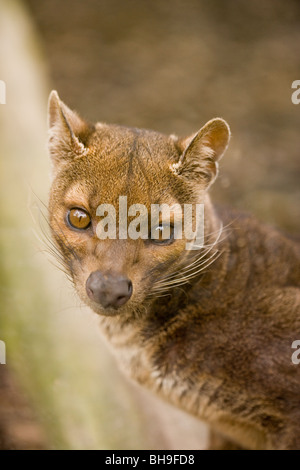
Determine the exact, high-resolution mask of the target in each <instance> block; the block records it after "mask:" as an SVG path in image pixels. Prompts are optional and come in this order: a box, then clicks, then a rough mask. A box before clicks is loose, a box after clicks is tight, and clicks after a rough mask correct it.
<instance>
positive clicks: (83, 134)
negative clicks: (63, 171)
mask: <svg viewBox="0 0 300 470" xmlns="http://www.w3.org/2000/svg"><path fill="white" fill-rule="evenodd" d="M48 126H49V151H50V155H51V158H52V161H53V164H54V170H55V171H56V170H57V169H58V167H59V166H61V165H63V164H66V163H68V162H69V161H70V160H72V159H74V158H77V157H82V156H84V155H85V154H86V153H87V147H86V145H85V143H86V141H87V138H88V136H89V135H90V134H91V132H92V130H93V127H92V126H90V125H89V124H88V123H86V122H85V121H84V120H83V119H82V118H81V117H80V116H79V115H78V114H77V113H76V112H75V111H71V109H69V108H68V106H66V105H65V104H64V103H63V102H62V101H61V100H60V98H59V96H58V94H57V92H56V91H52V92H51V93H50V96H49V103H48Z"/></svg>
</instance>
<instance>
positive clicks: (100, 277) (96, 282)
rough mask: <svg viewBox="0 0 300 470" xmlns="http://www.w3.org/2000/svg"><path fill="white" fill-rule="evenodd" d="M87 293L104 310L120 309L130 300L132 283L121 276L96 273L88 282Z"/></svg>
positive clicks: (90, 276) (91, 275)
mask: <svg viewBox="0 0 300 470" xmlns="http://www.w3.org/2000/svg"><path fill="white" fill-rule="evenodd" d="M85 287H86V292H87V295H88V296H89V298H90V299H91V300H93V301H94V302H97V303H98V304H101V305H102V306H103V307H104V308H108V307H112V308H115V309H117V308H119V307H121V305H124V304H125V303H126V302H127V300H129V299H130V297H131V294H132V282H131V281H130V280H129V279H127V278H126V277H124V276H120V275H119V274H111V273H102V272H101V271H94V272H93V273H92V274H90V275H89V277H88V279H87V281H86V285H85Z"/></svg>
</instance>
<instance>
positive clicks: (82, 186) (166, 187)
mask: <svg viewBox="0 0 300 470" xmlns="http://www.w3.org/2000/svg"><path fill="white" fill-rule="evenodd" d="M49 115H50V119H49V124H50V144H49V145H50V153H51V156H52V161H53V163H54V179H53V184H52V188H51V194H50V205H49V215H50V224H51V228H52V231H53V236H54V239H55V241H56V243H57V245H58V247H59V249H60V252H61V253H62V256H63V262H64V265H65V268H66V269H67V271H68V272H69V273H70V275H71V277H72V279H73V281H74V284H75V287H76V290H77V292H78V294H79V296H80V297H81V299H82V300H83V301H84V302H85V303H86V304H87V305H89V306H90V307H91V308H92V309H93V310H94V311H95V312H96V313H98V314H100V317H99V318H100V324H101V328H102V330H103V332H104V334H105V335H106V337H107V338H108V339H109V341H110V343H111V345H112V347H113V349H114V351H115V353H116V354H117V356H118V358H119V361H120V364H121V367H122V369H123V370H124V371H125V372H127V373H128V374H129V375H130V376H131V377H132V378H133V379H135V380H136V381H138V382H139V383H140V384H142V385H144V386H146V387H147V388H149V389H151V390H152V391H154V392H155V393H157V394H158V395H160V396H161V397H162V398H164V399H166V400H168V401H170V402H171V403H173V404H175V405H176V406H178V407H180V408H182V409H184V410H186V411H187V412H189V413H192V414H194V415H196V416H198V417H199V418H200V419H203V420H205V421H207V422H208V423H209V424H210V425H211V426H212V428H213V429H214V430H215V431H216V432H217V433H218V434H217V435H218V437H217V439H216V438H215V440H214V441H213V442H215V444H213V445H215V448H221V447H223V448H231V447H232V446H231V444H230V445H229V444H228V440H230V441H232V442H235V443H236V444H237V445H239V446H241V447H244V448H250V449H300V425H299V422H300V407H299V403H300V365H299V366H297V365H294V364H293V363H292V361H291V355H292V352H293V351H292V349H291V344H292V342H293V341H294V340H295V339H298V338H299V334H300V289H299V287H300V245H299V244H297V243H295V242H294V241H292V240H291V239H288V238H286V237H285V236H283V235H281V234H280V233H279V232H277V231H276V230H274V229H272V228H270V227H268V226H265V225H263V224H261V223H259V222H258V221H256V220H255V219H254V218H252V217H250V216H247V215H243V214H240V213H236V212H234V211H229V210H224V209H219V208H216V207H213V206H212V204H211V202H210V199H209V195H208V193H207V189H208V187H209V186H210V184H212V182H213V181H214V179H215V177H216V175H217V167H218V165H217V163H218V160H219V159H220V158H221V157H222V155H223V153H224V151H225V150H226V147H227V144H228V141H229V128H228V125H227V124H226V123H225V121H223V120H221V119H215V120H212V121H210V122H209V123H207V124H206V125H205V126H204V127H203V128H202V129H201V130H200V131H199V132H198V133H197V134H195V135H193V136H191V137H189V138H186V139H177V138H176V137H174V136H169V137H168V136H164V135H162V134H159V133H157V132H153V131H148V130H141V129H131V128H125V127H119V126H113V125H106V124H96V125H95V126H91V125H88V124H86V123H85V122H84V121H83V120H82V119H81V118H79V116H78V115H77V114H75V113H74V112H72V111H70V110H69V109H68V108H67V107H66V106H65V105H64V104H63V103H62V102H61V101H60V100H59V98H58V95H57V94H56V93H55V92H52V94H51V97H50V104H49ZM120 195H127V197H128V205H131V204H133V203H142V204H145V205H146V207H147V208H150V204H152V203H163V202H164V203H168V204H173V203H176V202H178V203H180V204H184V203H195V202H204V203H205V244H206V246H205V247H204V248H203V249H202V250H201V251H199V252H197V251H196V252H192V253H189V252H186V250H185V240H176V241H175V242H174V243H173V244H170V245H167V246H157V245H154V244H151V243H149V242H148V241H143V240H129V239H128V240H104V241H103V240H99V239H98V238H97V236H96V233H95V227H96V223H97V218H96V213H95V211H96V208H97V206H98V205H99V204H101V203H103V202H105V203H111V204H114V205H115V206H116V205H117V201H118V197H119V196H120ZM78 206H79V207H82V208H84V209H86V210H88V211H89V213H90V215H91V217H92V227H91V228H90V229H88V230H87V231H86V232H76V231H74V230H70V228H69V227H68V226H67V224H66V222H65V217H66V212H67V210H68V209H70V208H71V207H78ZM221 221H222V223H223V225H224V227H225V229H224V230H223V233H222V235H221V237H219V238H218V235H220V223H221ZM216 241H217V243H216V244H214V242H216ZM209 247H210V250H209ZM196 255H197V256H198V257H200V256H202V262H203V265H202V267H203V269H202V268H201V272H199V273H197V275H194V276H191V277H190V278H189V279H188V281H189V282H187V283H182V284H181V285H179V284H178V286H176V284H174V285H173V286H172V285H168V284H164V282H166V281H164V279H165V278H166V276H168V275H169V276H170V275H171V276H173V275H174V273H179V274H178V275H179V277H180V275H181V276H182V279H183V276H184V275H185V273H186V271H185V266H188V265H190V263H192V262H193V261H194V260H195V259H196V258H195V256H196ZM186 269H188V268H186ZM189 269H191V268H189ZM96 270H101V271H108V272H116V273H120V274H124V275H126V276H127V277H128V278H129V279H131V281H132V283H133V294H132V297H131V298H130V300H129V301H128V302H127V303H126V304H125V305H124V306H122V307H120V308H119V309H118V310H117V312H116V311H112V309H106V310H105V309H103V308H102V307H101V306H100V305H99V304H96V303H95V302H93V301H91V300H90V299H89V297H88V296H87V294H86V290H85V283H86V280H87V278H88V276H89V274H90V273H91V272H93V271H96ZM190 273H191V274H193V271H190ZM183 280H184V279H183ZM165 294H167V296H162V295H165ZM222 435H224V436H225V439H224V445H223V446H222V444H221V443H220V439H221V437H220V436H222Z"/></svg>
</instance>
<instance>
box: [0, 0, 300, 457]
mask: <svg viewBox="0 0 300 470" xmlns="http://www.w3.org/2000/svg"><path fill="white" fill-rule="evenodd" d="M299 25H300V3H299V2H298V1H297V0H286V1H285V2H282V1H281V0H264V1H263V2H262V1H261V0H252V1H251V2H249V1H248V0H239V1H238V2H237V1H236V0H227V1H226V2H224V1H222V0H211V1H209V2H207V1H205V0H184V1H183V0H173V1H172V2H169V1H165V2H162V1H158V0H152V1H151V2H148V1H146V0H125V1H121V0H85V2H82V1H79V0H60V1H58V0H51V1H50V0H44V1H43V2H41V1H38V0H23V1H21V0H20V1H17V0H0V80H3V81H4V82H5V83H6V104H0V210H1V213H0V218H1V228H0V340H2V341H5V343H6V348H7V351H6V362H7V364H6V365H0V448H2V449H8V448H9V449H13V448H15V449H142V448H144V449H162V448H164V449H201V448H205V446H206V444H207V429H206V427H205V426H204V425H203V424H202V423H200V422H198V421H197V420H196V419H194V418H192V417H189V416H186V415H185V414H184V413H182V412H180V411H178V410H176V409H174V408H173V407H171V406H169V405H167V404H165V403H163V402H160V401H159V400H157V399H156V398H155V397H152V395H150V394H149V393H148V392H146V391H144V390H141V389H140V388H138V387H137V386H135V385H133V384H131V383H129V382H128V381H127V379H125V378H124V377H123V376H122V375H121V374H120V373H119V371H118V367H117V364H116V363H115V360H114V358H113V357H112V356H111V354H110V352H109V349H108V348H107V346H106V344H104V343H103V341H102V338H101V335H100V333H99V332H98V329H97V318H96V317H95V315H94V314H93V313H91V312H90V311H88V310H87V309H86V308H84V307H83V306H82V305H80V302H79V300H78V299H77V297H76V294H75V293H74V292H73V290H72V287H71V286H70V285H69V284H68V282H67V281H66V280H65V278H64V276H63V274H62V273H60V272H59V270H58V269H56V268H55V267H54V266H52V264H51V263H50V260H49V257H48V256H47V253H45V247H44V244H43V243H44V242H43V235H42V231H43V230H46V223H45V221H44V218H43V214H44V215H47V211H46V209H45V205H47V199H48V190H49V185H50V177H49V169H50V165H49V162H48V156H47V150H46V141H47V129H46V109H47V98H48V95H49V92H50V90H51V89H52V88H54V89H57V90H58V92H59V94H60V96H61V98H62V99H63V100H64V101H65V102H66V103H67V104H68V105H69V106H70V107H71V108H74V109H77V110H78V111H79V112H80V113H81V114H82V115H83V116H84V117H86V118H87V119H88V120H91V121H93V120H94V121H97V120H98V121H105V122H108V123H119V124H124V125H128V126H134V127H146V128H151V129H155V130H158V131H161V132H165V133H176V134H178V135H186V134H191V133H193V132H195V131H196V130H198V129H199V128H200V127H201V126H202V125H203V124H204V123H205V122H206V121H208V120H209V119H211V118H213V117H216V116H221V117H223V118H225V119H226V120H227V121H228V122H229V124H230V126H231V130H232V140H231V144H230V148H229V150H228V152H227V154H226V156H225V157H224V159H223V160H222V162H221V166H220V176H219V178H218V180H217V182H216V183H215V185H214V187H213V189H212V196H213V198H214V201H216V202H222V203H225V204H230V205H233V206H235V207H237V208H240V209H243V210H246V211H249V212H252V213H254V214H256V216H257V217H258V218H259V219H261V220H263V221H265V222H268V223H270V224H272V225H277V226H279V227H280V228H281V229H282V230H284V231H288V232H290V233H295V234H296V233H299V231H300V209H299V207H300V204H299V203H300V188H299V177H300V136H299V127H300V105H298V106H297V105H294V104H293V103H292V101H291V95H292V92H293V90H292V89H291V85H292V82H293V81H294V80H297V79H298V80H299V79H300V27H299Z"/></svg>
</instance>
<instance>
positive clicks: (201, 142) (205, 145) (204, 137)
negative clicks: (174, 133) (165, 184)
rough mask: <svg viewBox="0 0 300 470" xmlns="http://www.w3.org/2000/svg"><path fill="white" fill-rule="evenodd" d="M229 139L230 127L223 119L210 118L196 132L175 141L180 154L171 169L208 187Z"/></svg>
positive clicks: (214, 176)
mask: <svg viewBox="0 0 300 470" xmlns="http://www.w3.org/2000/svg"><path fill="white" fill-rule="evenodd" d="M229 140H230V128H229V126H228V124H227V122H226V121H224V119H221V118H216V119H212V120H211V121H209V122H208V123H206V124H205V126H204V127H202V129H200V130H199V131H198V132H197V133H196V134H194V135H192V136H190V137H187V138H185V139H180V140H178V141H177V142H176V145H177V147H178V148H179V149H180V151H181V152H182V153H181V156H180V159H179V161H178V163H175V164H174V165H173V168H172V169H173V171H174V172H175V173H176V174H178V175H180V176H182V177H184V178H187V179H188V180H189V181H194V182H196V181H198V182H199V183H200V182H202V183H203V184H204V187H205V188H208V186H210V185H211V184H212V183H213V182H214V180H215V179H216V177H217V174H218V162H219V160H220V159H221V158H222V156H223V155H224V153H225V151H226V149H227V146H228V143H229Z"/></svg>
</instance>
